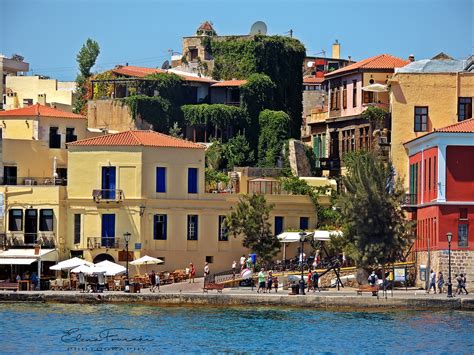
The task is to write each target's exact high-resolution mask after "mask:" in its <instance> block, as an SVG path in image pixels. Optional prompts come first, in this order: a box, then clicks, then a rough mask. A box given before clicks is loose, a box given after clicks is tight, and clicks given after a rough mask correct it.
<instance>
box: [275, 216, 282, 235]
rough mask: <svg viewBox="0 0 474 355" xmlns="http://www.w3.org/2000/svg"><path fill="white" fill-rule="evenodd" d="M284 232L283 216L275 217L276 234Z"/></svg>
mask: <svg viewBox="0 0 474 355" xmlns="http://www.w3.org/2000/svg"><path fill="white" fill-rule="evenodd" d="M282 232H283V217H281V216H276V217H275V235H278V234H281V233H282Z"/></svg>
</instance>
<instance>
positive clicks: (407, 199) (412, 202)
mask: <svg viewBox="0 0 474 355" xmlns="http://www.w3.org/2000/svg"><path fill="white" fill-rule="evenodd" d="M417 205H418V201H417V196H416V194H405V195H403V196H402V201H401V206H402V208H404V209H406V210H409V211H410V210H411V211H413V210H415V209H416V207H417Z"/></svg>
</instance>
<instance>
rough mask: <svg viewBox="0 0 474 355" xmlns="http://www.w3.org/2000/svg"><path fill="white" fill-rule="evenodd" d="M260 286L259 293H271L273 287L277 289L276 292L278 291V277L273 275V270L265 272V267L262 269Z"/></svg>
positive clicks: (259, 280) (259, 274) (259, 276)
mask: <svg viewBox="0 0 474 355" xmlns="http://www.w3.org/2000/svg"><path fill="white" fill-rule="evenodd" d="M257 278H258V288H257V293H260V292H263V293H267V292H268V293H270V292H271V290H272V287H273V288H274V289H275V293H276V292H278V277H276V276H273V271H272V270H270V271H268V274H265V269H264V268H262V269H260V271H259V273H258V275H257Z"/></svg>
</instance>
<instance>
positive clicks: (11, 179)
mask: <svg viewBox="0 0 474 355" xmlns="http://www.w3.org/2000/svg"><path fill="white" fill-rule="evenodd" d="M0 185H10V186H33V185H39V186H67V179H63V178H52V177H51V178H50V177H16V176H4V177H3V178H0Z"/></svg>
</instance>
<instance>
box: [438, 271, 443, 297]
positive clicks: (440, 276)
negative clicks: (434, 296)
mask: <svg viewBox="0 0 474 355" xmlns="http://www.w3.org/2000/svg"><path fill="white" fill-rule="evenodd" d="M443 286H444V277H443V273H442V272H441V271H440V272H439V273H438V293H443Z"/></svg>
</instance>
